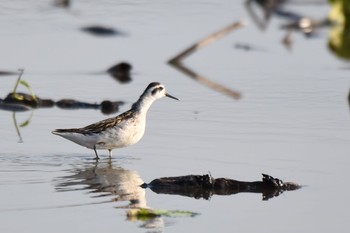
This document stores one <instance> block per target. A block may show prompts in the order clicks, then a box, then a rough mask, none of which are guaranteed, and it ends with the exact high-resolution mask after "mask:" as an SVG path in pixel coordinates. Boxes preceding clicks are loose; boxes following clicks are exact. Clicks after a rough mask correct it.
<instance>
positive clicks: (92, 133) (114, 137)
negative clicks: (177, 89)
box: [52, 82, 179, 159]
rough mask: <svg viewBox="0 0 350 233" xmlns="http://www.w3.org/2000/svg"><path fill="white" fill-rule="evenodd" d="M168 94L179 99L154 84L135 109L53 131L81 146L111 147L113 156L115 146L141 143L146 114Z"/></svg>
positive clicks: (94, 148) (134, 105) (148, 87)
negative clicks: (87, 123)
mask: <svg viewBox="0 0 350 233" xmlns="http://www.w3.org/2000/svg"><path fill="white" fill-rule="evenodd" d="M164 96H166V97H170V98H172V99H176V100H179V99H178V98H176V97H174V96H171V95H169V94H168V93H167V92H166V90H165V87H164V85H162V84H160V83H158V82H153V83H150V84H149V85H148V86H147V88H146V90H145V91H144V92H143V93H142V95H141V96H140V98H139V99H138V100H137V101H136V102H135V103H134V104H133V105H132V107H131V109H130V110H128V111H126V112H124V113H122V114H120V115H118V116H116V117H112V118H108V119H106V120H103V121H99V122H96V123H94V124H91V125H88V126H86V127H83V128H73V129H56V130H54V131H52V133H53V134H56V135H59V136H61V137H64V138H65V139H68V140H70V141H72V142H75V143H77V144H79V145H81V146H84V147H87V148H89V149H93V150H94V151H95V155H96V159H99V156H98V154H97V151H96V150H101V149H107V150H108V151H109V156H110V157H112V149H114V148H121V147H126V146H130V145H133V144H135V143H137V142H138V141H139V140H140V139H141V138H142V136H143V134H144V132H145V128H146V115H147V112H148V109H149V108H150V106H151V105H152V103H153V102H154V101H155V100H157V99H160V98H163V97H164Z"/></svg>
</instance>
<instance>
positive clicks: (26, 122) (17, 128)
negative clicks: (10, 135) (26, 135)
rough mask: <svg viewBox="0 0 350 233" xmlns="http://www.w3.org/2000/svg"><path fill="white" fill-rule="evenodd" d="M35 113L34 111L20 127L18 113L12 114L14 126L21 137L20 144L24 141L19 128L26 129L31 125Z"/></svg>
mask: <svg viewBox="0 0 350 233" xmlns="http://www.w3.org/2000/svg"><path fill="white" fill-rule="evenodd" d="M33 113H34V111H32V112H31V114H30V116H29V118H28V119H27V120H25V121H24V122H23V123H21V124H20V125H18V124H17V119H16V112H13V113H12V119H13V124H14V125H15V128H16V132H17V135H18V137H19V141H18V142H19V143H22V142H23V139H22V136H21V132H20V130H19V127H25V126H27V125H29V123H30V121H31V119H32V117H33Z"/></svg>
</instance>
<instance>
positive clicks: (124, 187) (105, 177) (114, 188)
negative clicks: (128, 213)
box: [56, 159, 164, 229]
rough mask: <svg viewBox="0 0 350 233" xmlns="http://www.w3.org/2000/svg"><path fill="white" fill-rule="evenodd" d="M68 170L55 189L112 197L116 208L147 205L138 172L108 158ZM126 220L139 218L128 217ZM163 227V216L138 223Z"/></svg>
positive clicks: (146, 226)
mask: <svg viewBox="0 0 350 233" xmlns="http://www.w3.org/2000/svg"><path fill="white" fill-rule="evenodd" d="M68 172H69V173H72V174H71V175H67V176H63V177H60V178H58V179H57V181H58V182H57V183H56V190H57V191H58V192H65V191H79V190H80V191H81V190H87V191H89V193H90V194H91V193H92V194H97V195H93V198H102V197H108V196H111V197H112V198H111V200H110V202H118V203H121V204H120V205H118V206H117V207H116V208H118V209H120V208H122V209H127V210H130V209H139V208H147V209H148V208H149V207H148V206H147V200H146V191H145V189H143V188H141V187H140V186H141V185H142V184H143V183H144V181H143V180H142V179H141V177H140V176H139V174H138V172H137V171H131V170H127V169H124V168H122V167H120V166H118V165H114V164H113V160H111V159H110V160H108V161H106V162H103V161H102V162H89V163H86V164H85V165H83V166H79V167H75V168H72V169H70V170H68ZM125 202H126V203H125ZM127 220H129V221H136V220H139V219H133V218H127ZM163 226H164V221H163V218H162V217H155V218H151V219H147V220H146V221H143V223H142V225H141V227H143V228H153V229H154V228H162V227H163Z"/></svg>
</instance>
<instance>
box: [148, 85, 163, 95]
mask: <svg viewBox="0 0 350 233" xmlns="http://www.w3.org/2000/svg"><path fill="white" fill-rule="evenodd" d="M163 89H164V88H163V87H157V88H156V89H154V90H153V91H152V92H151V94H152V95H155V94H156V93H157V92H159V91H162V90H163Z"/></svg>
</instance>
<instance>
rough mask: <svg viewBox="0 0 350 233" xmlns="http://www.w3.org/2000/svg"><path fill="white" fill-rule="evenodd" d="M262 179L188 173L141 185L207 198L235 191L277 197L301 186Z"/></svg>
mask: <svg viewBox="0 0 350 233" xmlns="http://www.w3.org/2000/svg"><path fill="white" fill-rule="evenodd" d="M262 175H263V179H262V181H254V182H247V181H238V180H232V179H227V178H217V179H215V178H213V177H211V176H210V175H188V176H178V177H165V178H159V179H155V180H153V181H152V182H151V183H149V184H146V183H144V184H143V185H142V186H141V187H143V188H150V189H151V190H152V191H153V192H155V193H162V194H175V195H182V196H188V197H193V198H196V199H199V198H203V199H209V198H210V197H211V196H213V195H215V194H216V195H232V194H237V193H243V192H248V193H262V195H263V200H268V199H270V198H273V197H277V196H278V195H280V194H281V193H283V192H284V191H292V190H297V189H299V188H301V186H300V185H298V184H296V183H292V182H283V181H282V180H280V179H278V178H274V177H272V176H270V175H266V174H262Z"/></svg>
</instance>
